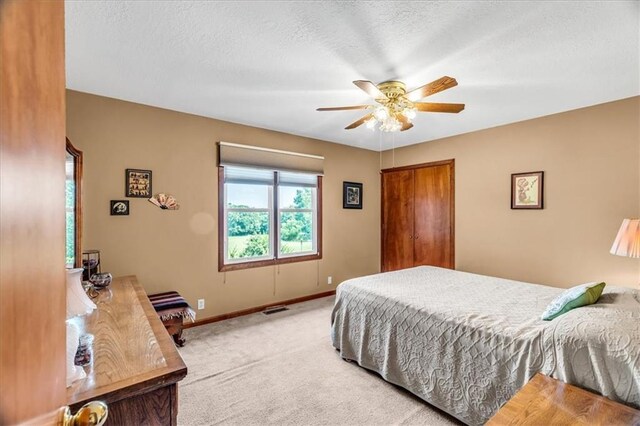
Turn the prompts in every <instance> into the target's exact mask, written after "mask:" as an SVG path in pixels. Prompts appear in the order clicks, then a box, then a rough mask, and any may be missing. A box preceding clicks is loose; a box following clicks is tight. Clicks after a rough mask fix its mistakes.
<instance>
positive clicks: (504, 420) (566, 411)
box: [487, 373, 640, 426]
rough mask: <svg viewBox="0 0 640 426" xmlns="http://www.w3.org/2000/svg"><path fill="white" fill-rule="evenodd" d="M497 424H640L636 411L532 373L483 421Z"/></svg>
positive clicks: (609, 425) (489, 425)
mask: <svg viewBox="0 0 640 426" xmlns="http://www.w3.org/2000/svg"><path fill="white" fill-rule="evenodd" d="M498 425H532V426H537V425H554V426H565V425H566V426H569V425H585V426H587V425H590V426H594V425H608V426H613V425H634V426H635V425H640V411H638V410H636V409H633V408H631V407H627V406H626V405H622V404H619V403H617V402H614V401H611V400H610V399H607V398H605V397H603V396H600V395H596V394H594V393H591V392H588V391H586V390H584V389H581V388H579V387H576V386H572V385H568V384H566V383H563V382H561V381H559V380H556V379H553V378H551V377H548V376H545V375H542V374H539V373H538V374H536V375H535V376H534V377H533V379H531V380H530V381H529V383H527V384H526V385H524V387H523V388H522V389H520V390H519V391H518V393H516V394H515V395H514V396H513V398H511V399H510V400H509V401H507V403H506V404H505V405H504V406H503V407H502V408H501V409H500V411H498V412H497V413H496V414H495V415H494V416H493V417H492V418H491V419H490V420H489V422H488V423H487V426H498Z"/></svg>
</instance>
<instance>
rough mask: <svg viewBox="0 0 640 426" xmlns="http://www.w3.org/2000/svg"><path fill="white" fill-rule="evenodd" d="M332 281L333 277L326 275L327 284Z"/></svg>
mask: <svg viewBox="0 0 640 426" xmlns="http://www.w3.org/2000/svg"><path fill="white" fill-rule="evenodd" d="M332 283H333V278H331V277H327V284H329V285H331V284H332Z"/></svg>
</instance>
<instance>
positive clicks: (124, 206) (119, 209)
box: [110, 200, 129, 216]
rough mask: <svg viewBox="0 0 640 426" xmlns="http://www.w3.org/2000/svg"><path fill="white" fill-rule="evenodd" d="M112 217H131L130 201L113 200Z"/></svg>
mask: <svg viewBox="0 0 640 426" xmlns="http://www.w3.org/2000/svg"><path fill="white" fill-rule="evenodd" d="M110 210H111V216H129V200H111V205H110Z"/></svg>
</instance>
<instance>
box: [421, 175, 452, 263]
mask: <svg viewBox="0 0 640 426" xmlns="http://www.w3.org/2000/svg"><path fill="white" fill-rule="evenodd" d="M452 176H453V170H452V164H451V163H448V164H443V165H437V166H430V167H424V168H419V169H415V170H414V182H415V185H414V191H415V198H414V199H415V201H414V203H415V219H414V227H415V228H414V256H413V260H414V266H419V265H431V266H440V267H443V268H454V266H455V265H454V256H453V181H452Z"/></svg>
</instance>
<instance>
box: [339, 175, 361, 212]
mask: <svg viewBox="0 0 640 426" xmlns="http://www.w3.org/2000/svg"><path fill="white" fill-rule="evenodd" d="M342 208H343V209H362V184H361V183H356V182H342Z"/></svg>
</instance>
